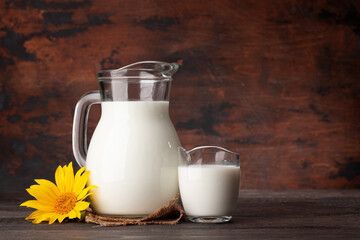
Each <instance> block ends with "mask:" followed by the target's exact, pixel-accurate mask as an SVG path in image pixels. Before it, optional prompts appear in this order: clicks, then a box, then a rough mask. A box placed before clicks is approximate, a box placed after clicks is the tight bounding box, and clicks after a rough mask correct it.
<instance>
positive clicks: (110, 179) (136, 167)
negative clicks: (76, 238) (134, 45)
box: [73, 61, 181, 217]
mask: <svg viewBox="0 0 360 240" xmlns="http://www.w3.org/2000/svg"><path fill="white" fill-rule="evenodd" d="M177 69H178V65H177V64H175V63H165V62H156V61H146V62H138V63H134V64H131V65H128V66H126V67H122V68H119V69H115V70H104V71H100V72H98V82H99V86H100V91H94V92H90V93H87V94H85V95H84V96H83V97H81V99H80V100H79V102H78V103H77V105H76V108H75V114H74V123H73V152H74V156H75V159H76V161H77V162H78V164H79V165H80V166H81V167H83V166H86V168H87V170H89V171H90V178H89V184H91V185H96V186H98V188H97V189H94V190H93V191H92V192H93V195H91V200H92V206H93V209H94V210H95V212H96V213H98V214H101V215H108V216H128V217H129V216H130V217H141V216H144V215H147V214H150V213H152V212H154V211H155V210H157V209H158V208H160V207H161V206H163V205H166V204H168V202H169V201H170V200H171V199H172V198H173V197H174V195H175V194H177V193H178V192H179V188H178V175H177V167H178V160H177V151H178V147H179V146H180V145H181V144H180V141H179V138H178V136H177V133H176V131H175V128H174V126H173V124H172V122H171V120H170V118H169V112H168V110H169V96H170V87H171V81H172V77H171V76H172V75H173V74H174V73H175V72H176V71H177ZM94 103H100V104H101V117H100V120H99V123H98V125H97V126H96V128H95V131H94V133H93V136H92V138H91V141H90V144H89V148H87V142H86V139H87V138H86V132H87V130H86V129H87V118H88V114H89V109H90V106H91V105H92V104H94Z"/></svg>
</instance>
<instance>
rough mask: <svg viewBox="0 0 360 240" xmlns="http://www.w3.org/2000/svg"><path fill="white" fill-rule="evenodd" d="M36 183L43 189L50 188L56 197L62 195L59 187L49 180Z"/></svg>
mask: <svg viewBox="0 0 360 240" xmlns="http://www.w3.org/2000/svg"><path fill="white" fill-rule="evenodd" d="M35 182H37V183H38V184H39V185H40V186H42V187H47V188H49V189H50V190H51V191H52V192H53V193H54V194H55V195H56V196H58V195H60V191H59V189H58V187H57V186H56V185H55V184H54V183H52V182H50V181H49V180H46V179H35Z"/></svg>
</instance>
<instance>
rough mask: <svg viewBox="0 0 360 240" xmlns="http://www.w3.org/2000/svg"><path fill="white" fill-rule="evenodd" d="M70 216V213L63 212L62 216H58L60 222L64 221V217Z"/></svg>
mask: <svg viewBox="0 0 360 240" xmlns="http://www.w3.org/2000/svg"><path fill="white" fill-rule="evenodd" d="M68 216H69V214H63V215H61V216H60V217H58V220H59V223H62V221H64V219H65V218H66V217H68Z"/></svg>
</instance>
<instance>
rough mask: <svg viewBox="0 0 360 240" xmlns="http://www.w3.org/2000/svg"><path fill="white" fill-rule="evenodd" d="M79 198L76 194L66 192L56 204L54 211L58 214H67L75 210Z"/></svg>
mask: <svg viewBox="0 0 360 240" xmlns="http://www.w3.org/2000/svg"><path fill="white" fill-rule="evenodd" d="M76 202H77V198H76V195H75V193H72V192H66V193H62V194H61V195H60V196H59V197H58V198H57V199H56V203H55V207H54V210H55V212H56V213H58V214H66V213H69V212H70V211H71V210H73V209H74V208H75V205H76Z"/></svg>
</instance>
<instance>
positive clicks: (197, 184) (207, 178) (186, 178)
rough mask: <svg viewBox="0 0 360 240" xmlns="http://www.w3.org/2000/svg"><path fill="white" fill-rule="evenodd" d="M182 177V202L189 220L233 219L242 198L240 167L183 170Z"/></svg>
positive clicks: (208, 166)
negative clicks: (205, 217) (232, 216)
mask: <svg viewBox="0 0 360 240" xmlns="http://www.w3.org/2000/svg"><path fill="white" fill-rule="evenodd" d="M178 174H179V187H180V194H181V201H182V203H183V206H184V210H185V213H186V214H187V215H188V216H193V217H196V216H208V217H211V216H231V214H232V212H233V210H234V208H235V207H236V201H237V198H238V194H239V184H240V167H236V166H226V165H189V166H180V167H179V168H178Z"/></svg>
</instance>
